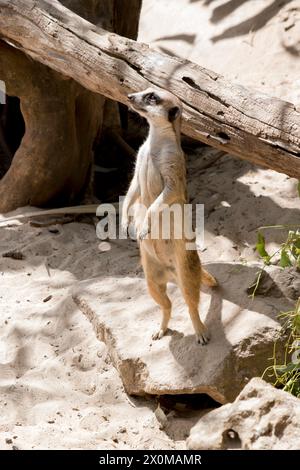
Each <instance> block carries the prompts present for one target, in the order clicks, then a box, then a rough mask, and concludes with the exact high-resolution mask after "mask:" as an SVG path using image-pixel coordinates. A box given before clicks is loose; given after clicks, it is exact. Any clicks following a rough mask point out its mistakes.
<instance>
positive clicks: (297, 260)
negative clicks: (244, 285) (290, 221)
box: [249, 225, 300, 298]
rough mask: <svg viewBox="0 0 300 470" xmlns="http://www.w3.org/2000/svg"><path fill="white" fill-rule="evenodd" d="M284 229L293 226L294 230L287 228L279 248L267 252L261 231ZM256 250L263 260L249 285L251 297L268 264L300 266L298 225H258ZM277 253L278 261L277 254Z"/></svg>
mask: <svg viewBox="0 0 300 470" xmlns="http://www.w3.org/2000/svg"><path fill="white" fill-rule="evenodd" d="M270 228H273V229H280V230H282V229H286V228H293V229H294V230H289V232H288V235H287V238H286V240H285V241H284V242H283V243H282V244H281V245H280V248H278V250H276V251H275V252H274V253H272V254H269V253H268V252H267V250H266V240H265V237H264V235H263V233H262V231H263V230H266V229H270ZM256 250H257V252H258V253H259V255H260V257H261V258H262V260H263V267H262V268H261V269H260V270H259V271H258V273H257V276H256V279H255V282H254V284H253V285H252V286H250V288H249V289H250V290H252V292H251V294H250V295H251V297H252V298H254V297H255V294H256V291H257V289H258V287H259V284H260V281H261V278H262V275H263V273H264V271H265V268H266V266H269V265H270V264H277V263H278V262H279V265H280V266H281V267H282V268H287V267H290V266H294V267H295V268H300V226H299V225H269V226H265V227H259V229H258V233H257V243H256ZM277 255H279V261H278V256H277Z"/></svg>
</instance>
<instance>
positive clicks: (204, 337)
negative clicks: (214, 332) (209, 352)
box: [196, 329, 210, 346]
mask: <svg viewBox="0 0 300 470" xmlns="http://www.w3.org/2000/svg"><path fill="white" fill-rule="evenodd" d="M196 339H197V343H198V344H201V345H202V346H205V345H206V344H208V342H209V340H210V335H209V332H208V330H206V329H205V331H202V332H201V333H197V334H196Z"/></svg>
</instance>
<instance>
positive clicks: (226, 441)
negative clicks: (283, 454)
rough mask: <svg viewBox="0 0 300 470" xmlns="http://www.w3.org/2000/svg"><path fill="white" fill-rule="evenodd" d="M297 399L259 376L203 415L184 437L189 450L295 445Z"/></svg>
mask: <svg viewBox="0 0 300 470" xmlns="http://www.w3.org/2000/svg"><path fill="white" fill-rule="evenodd" d="M299 442H300V400H299V398H295V397H294V396H293V395H291V394H289V393H287V392H283V391H282V390H277V389H276V388H274V387H273V386H272V385H270V384H267V383H266V382H264V381H263V380H261V379H259V378H254V379H252V380H251V381H250V382H249V383H248V384H247V385H246V386H245V388H244V389H243V391H242V392H241V393H240V395H239V396H238V397H237V399H236V400H235V401H234V402H233V403H231V404H227V405H224V406H221V407H220V408H218V409H216V410H213V411H211V412H209V413H207V414H206V415H205V416H203V417H202V418H201V419H200V421H199V422H198V423H197V424H196V425H195V426H194V427H193V428H192V430H191V433H190V436H189V438H188V440H187V448H188V449H190V450H204V449H207V450H217V449H252V450H254V449H255V450H263V449H272V450H280V449H281V450H283V449H284V450H291V449H299Z"/></svg>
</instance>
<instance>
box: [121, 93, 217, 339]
mask: <svg viewBox="0 0 300 470" xmlns="http://www.w3.org/2000/svg"><path fill="white" fill-rule="evenodd" d="M129 99H130V101H131V105H132V108H133V109H134V110H135V111H137V112H138V113H139V114H141V115H142V116H144V117H145V118H146V119H147V121H148V123H149V125H150V130H149V135H148V138H147V140H146V141H145V143H144V144H143V145H142V146H141V148H140V150H139V152H138V156H137V161H136V167H135V173H134V176H133V179H132V181H131V184H130V187H129V189H128V192H127V195H126V198H125V200H124V204H123V210H122V226H123V230H127V228H128V225H129V220H130V219H129V212H130V209H131V208H132V207H133V209H134V210H133V219H134V224H135V228H136V232H137V235H138V238H139V243H140V252H141V260H142V265H143V269H144V273H145V276H146V280H147V284H148V289H149V293H150V294H151V296H152V297H153V299H154V300H155V302H156V303H157V304H158V305H159V306H160V307H161V310H162V314H163V318H162V322H161V326H160V329H159V331H158V332H157V333H155V334H154V336H153V338H154V339H159V338H161V337H162V336H163V335H164V334H165V332H166V330H167V328H168V323H169V319H170V316H171V302H170V299H169V297H168V295H167V293H166V290H167V282H169V281H173V282H176V283H177V285H178V286H179V287H180V289H181V292H182V295H183V297H184V299H185V302H186V304H187V306H188V309H189V314H190V317H191V320H192V323H193V326H194V330H195V333H196V337H197V340H198V342H200V343H201V344H206V343H207V342H208V340H209V335H208V332H207V329H206V327H205V326H204V324H203V323H202V322H201V320H200V317H199V311H198V305H199V297H200V284H201V281H202V282H203V283H204V284H205V285H208V286H215V285H216V284H217V282H216V280H215V279H214V277H213V276H212V275H211V274H209V273H208V272H207V271H205V270H204V269H203V268H201V263H200V259H199V256H198V253H197V251H196V249H195V250H187V249H186V240H185V239H184V238H183V239H179V240H178V239H175V238H174V227H175V225H174V222H173V224H172V226H171V234H170V239H169V240H164V239H162V238H161V237H160V238H159V239H153V237H152V238H151V235H150V233H149V231H150V229H151V228H153V227H152V226H151V222H152V220H153V219H152V216H153V215H154V214H155V215H157V214H159V217H158V221H159V223H161V221H162V218H161V217H162V215H161V214H162V211H163V208H164V204H167V205H168V206H171V205H172V204H175V203H176V204H179V205H180V206H181V207H183V205H184V204H185V203H187V191H186V168H185V157H184V154H183V151H182V148H181V143H180V121H181V113H182V105H181V102H180V101H179V100H178V98H176V97H175V96H174V95H172V94H171V93H169V92H167V91H162V90H156V89H152V88H151V89H147V90H145V91H143V92H140V93H135V94H133V95H129ZM140 204H143V206H145V207H146V212H145V211H143V210H142V208H141V206H140Z"/></svg>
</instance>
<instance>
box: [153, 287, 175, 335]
mask: <svg viewBox="0 0 300 470" xmlns="http://www.w3.org/2000/svg"><path fill="white" fill-rule="evenodd" d="M147 283H148V290H149V293H150V295H151V296H152V297H153V299H154V300H155V302H156V303H157V304H158V305H159V306H160V307H161V310H162V315H163V317H162V321H161V325H160V328H159V330H158V331H157V332H156V333H154V334H153V336H152V339H154V340H156V339H161V338H162V337H163V336H164V334H165V333H166V331H167V329H168V324H169V320H170V317H171V307H172V304H171V301H170V299H169V297H168V296H167V293H166V290H167V284H165V283H164V284H158V283H157V282H155V281H154V280H152V279H147Z"/></svg>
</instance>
